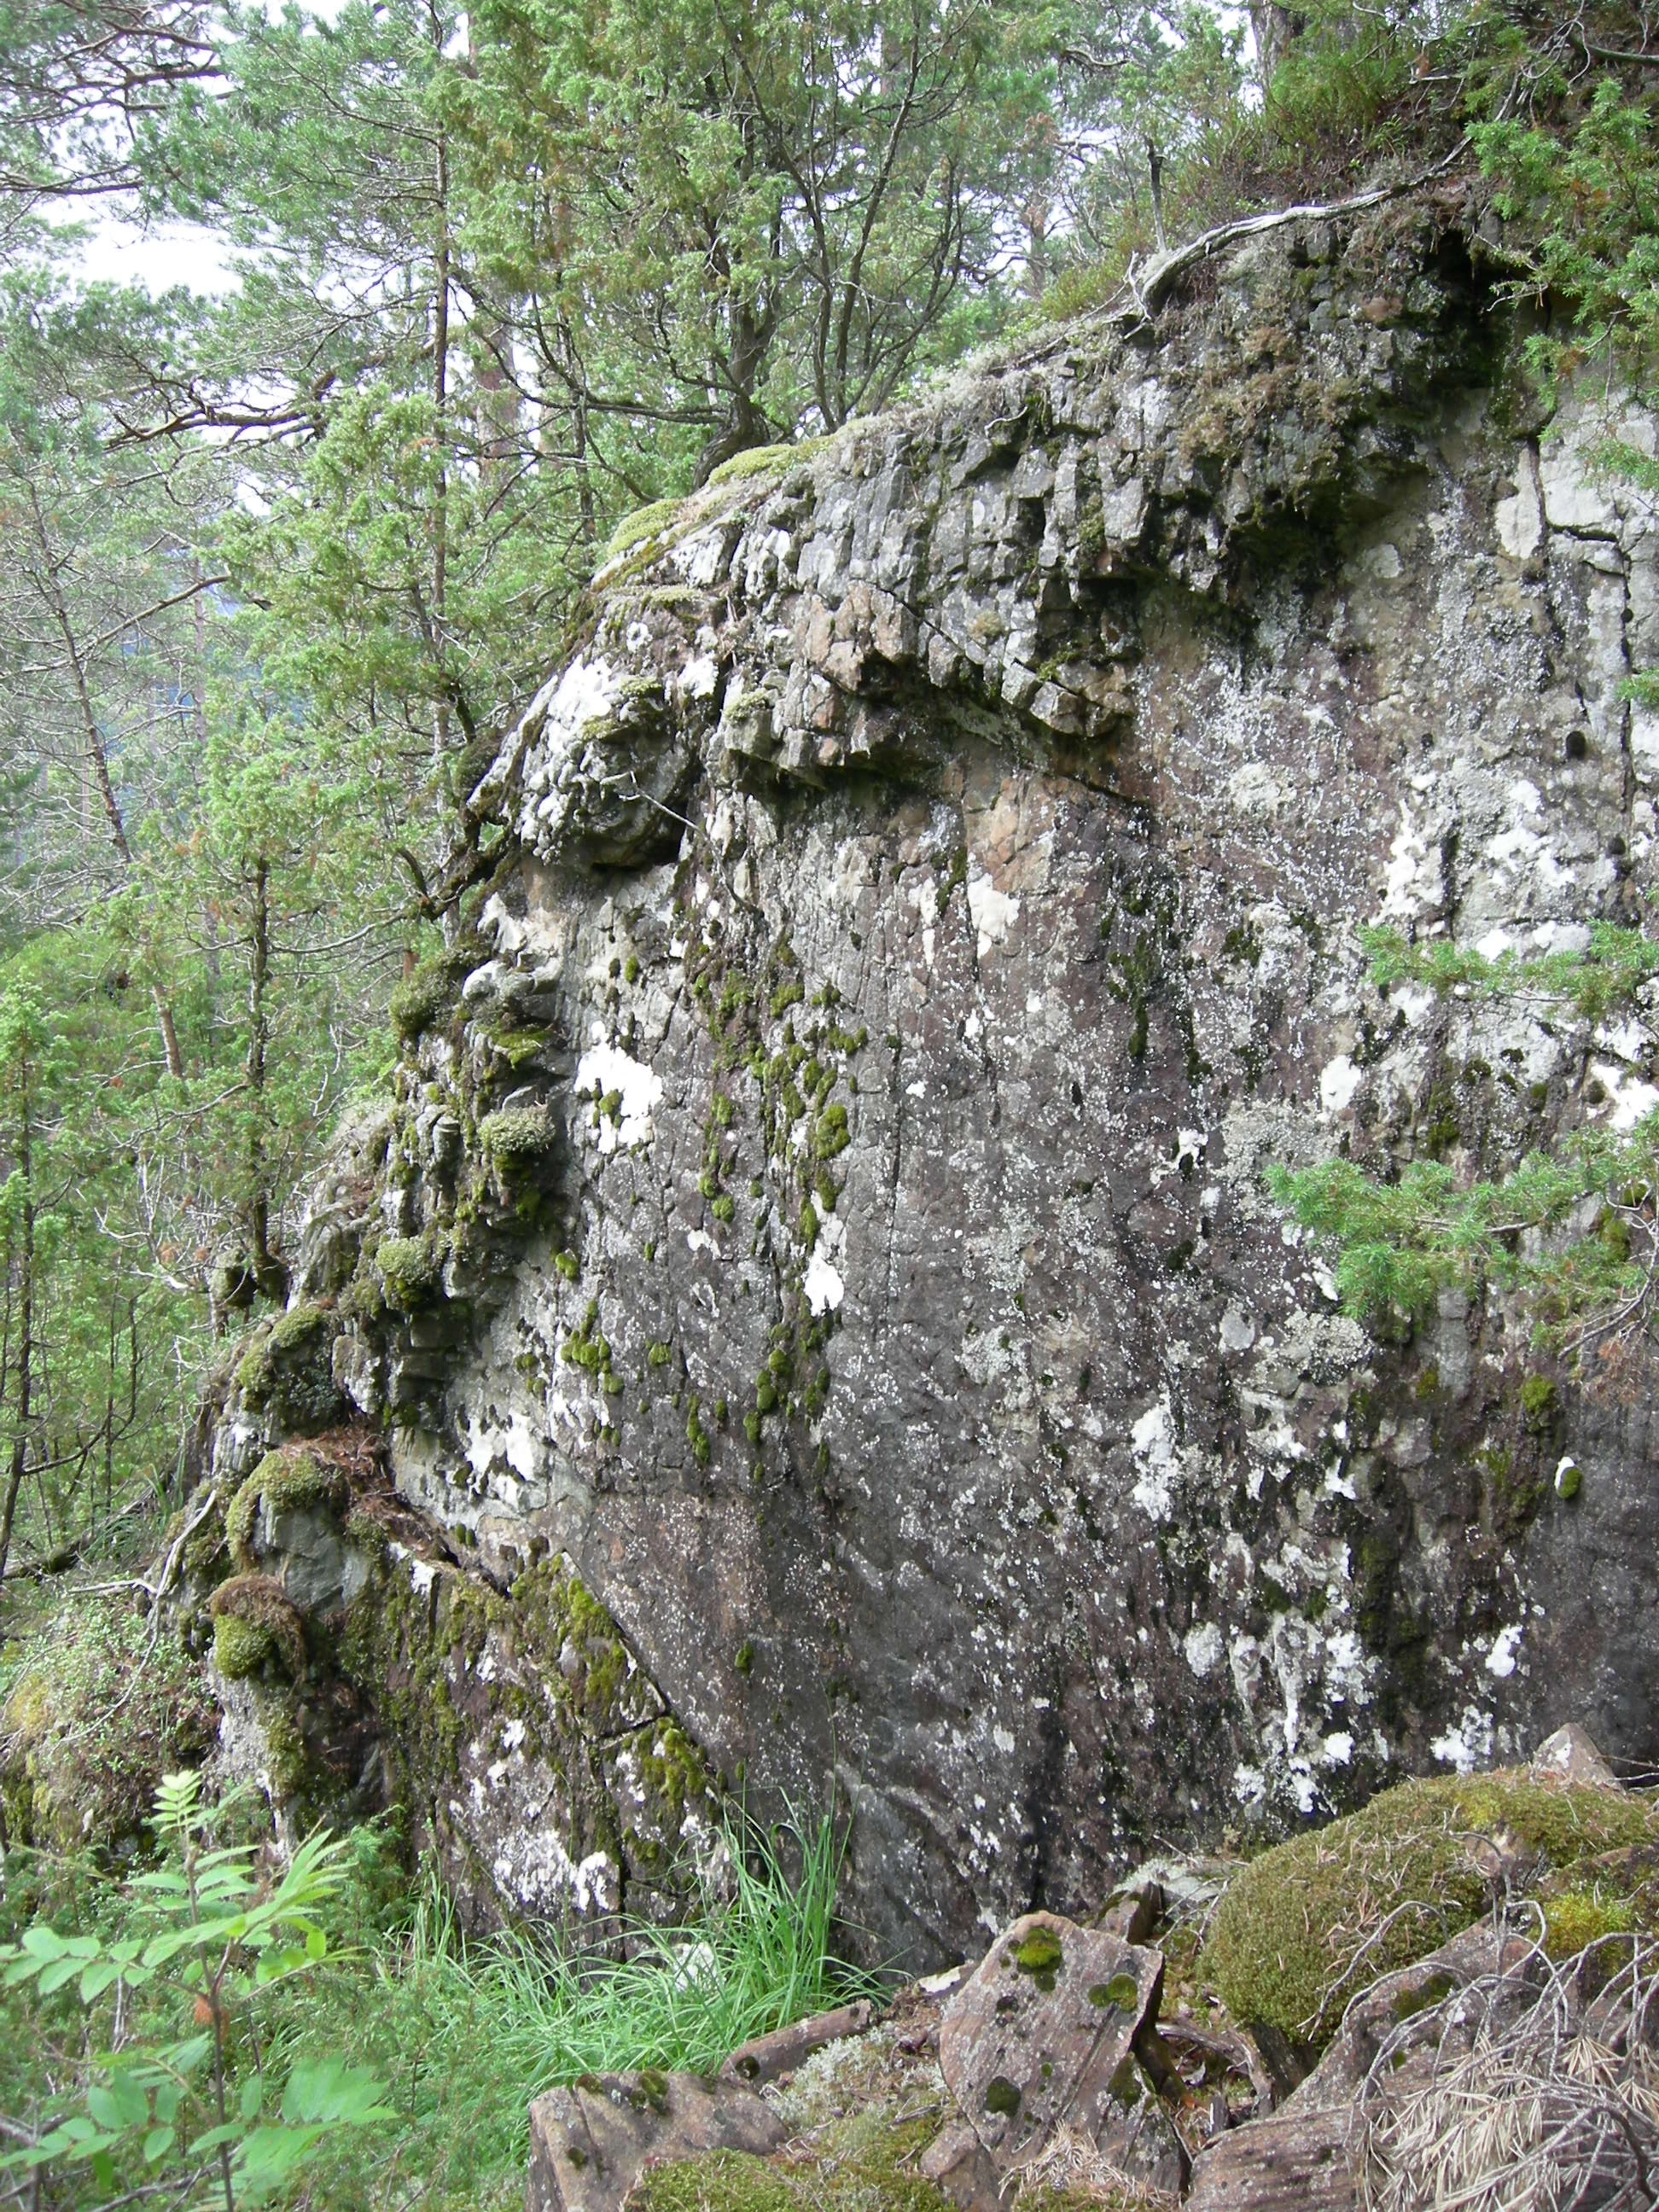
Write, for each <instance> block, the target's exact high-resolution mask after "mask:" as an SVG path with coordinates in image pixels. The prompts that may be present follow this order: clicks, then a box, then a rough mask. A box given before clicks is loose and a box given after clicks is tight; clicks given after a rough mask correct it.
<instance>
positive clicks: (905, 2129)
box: [629, 2114, 950, 2212]
mask: <svg viewBox="0 0 1659 2212" xmlns="http://www.w3.org/2000/svg"><path fill="white" fill-rule="evenodd" d="M937 2131H938V2120H937V2116H936V2115H934V2116H930V2118H928V2119H927V2120H926V2121H922V2122H920V2123H917V2122H911V2123H909V2124H899V2125H896V2126H895V2125H893V2124H891V2123H890V2120H889V2119H888V2117H887V2116H886V2115H885V2114H881V2115H877V2116H872V2118H871V2120H870V2121H868V2122H867V2123H866V2124H860V2123H859V2122H858V2121H856V2120H854V2121H845V2122H842V2124H839V2125H836V2126H832V2127H830V2128H829V2129H824V2130H814V2134H813V2136H812V2139H811V2140H812V2142H813V2154H812V2155H811V2157H805V2158H799V2159H789V2158H778V2159H765V2158H753V2157H750V2156H748V2155H747V2154H744V2153H743V2152H741V2151H714V2152H712V2153H710V2154H708V2156H707V2157H704V2158H694V2159H686V2160H676V2161H674V2162H673V2163H672V2164H670V2165H666V2166H656V2167H654V2168H652V2169H650V2170H649V2171H647V2172H646V2174H645V2175H644V2176H643V2177H642V2179H641V2180H640V2181H639V2183H638V2184H637V2185H636V2186H635V2190H634V2192H633V2195H632V2197H630V2199H629V2203H630V2204H631V2205H633V2206H635V2207H636V2208H637V2212H950V2203H949V2199H948V2198H946V2197H944V2196H942V2195H941V2194H940V2192H939V2191H938V2190H937V2189H936V2188H935V2187H934V2186H933V2184H932V2182H930V2181H925V2180H923V2179H922V2177H921V2174H920V2173H918V2172H917V2171H916V2162H917V2160H919V2159H920V2157H921V2153H922V2151H923V2150H924V2149H925V2148H926V2147H927V2143H928V2142H930V2141H931V2140H932V2138H933V2135H934V2134H935V2133H937Z"/></svg>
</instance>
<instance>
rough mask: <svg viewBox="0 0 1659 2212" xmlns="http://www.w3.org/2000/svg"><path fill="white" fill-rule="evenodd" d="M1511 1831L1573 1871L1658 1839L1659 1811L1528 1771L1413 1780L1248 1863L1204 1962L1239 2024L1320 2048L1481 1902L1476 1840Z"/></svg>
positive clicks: (1484, 1900)
mask: <svg viewBox="0 0 1659 2212" xmlns="http://www.w3.org/2000/svg"><path fill="white" fill-rule="evenodd" d="M1500 1832H1507V1834H1508V1835H1509V1836H1510V1837H1512V1838H1514V1839H1515V1842H1516V1843H1517V1844H1520V1845H1521V1846H1522V1848H1523V1850H1526V1851H1528V1852H1534V1853H1538V1854H1540V1855H1541V1857H1543V1859H1544V1860H1545V1861H1546V1862H1547V1863H1548V1865H1549V1866H1550V1867H1552V1868H1553V1869H1555V1870H1556V1871H1557V1872H1558V1873H1561V1872H1570V1871H1571V1869H1573V1868H1575V1867H1577V1866H1580V1865H1582V1864H1583V1863H1584V1862H1586V1861H1588V1860H1589V1859H1591V1858H1594V1857H1596V1856H1597V1855H1598V1854H1599V1853H1601V1852H1604V1851H1611V1850H1619V1849H1621V1848H1624V1847H1627V1846H1630V1845H1632V1844H1644V1843H1659V1808H1655V1807H1653V1806H1650V1804H1648V1803H1647V1802H1644V1800H1642V1799H1640V1798H1638V1797H1631V1796H1624V1795H1622V1794H1620V1792H1617V1791H1614V1790H1606V1789H1590V1788H1585V1787H1583V1786H1577V1785H1571V1784H1560V1783H1551V1782H1544V1781H1540V1780H1538V1779H1536V1778H1534V1777H1532V1776H1529V1775H1528V1774H1525V1773H1522V1772H1500V1773H1496V1774H1489V1775H1474V1776H1468V1777H1462V1776H1441V1777H1437V1778H1434V1779H1432V1780H1429V1781H1422V1782H1407V1783H1405V1784H1402V1785H1401V1787H1400V1788H1399V1789H1396V1790H1384V1791H1383V1793H1382V1794H1381V1796H1376V1797H1374V1798H1373V1799H1372V1800H1371V1802H1370V1804H1369V1805H1367V1806H1366V1807H1364V1809H1363V1810H1362V1811H1360V1812H1358V1813H1354V1814H1349V1815H1348V1817H1347V1818H1346V1819H1345V1820H1334V1821H1332V1822H1331V1824H1330V1826H1328V1827H1325V1828H1320V1829H1317V1830H1316V1831H1314V1832H1312V1833H1310V1834H1308V1835H1303V1836H1297V1837H1296V1838H1294V1840H1293V1841H1291V1842H1290V1843H1287V1844H1280V1845H1279V1848H1278V1849H1277V1850H1271V1851H1267V1852H1266V1853H1265V1854H1264V1855H1263V1856H1262V1857H1261V1858H1259V1859H1256V1860H1255V1861H1254V1862H1253V1863H1251V1864H1250V1865H1249V1866H1248V1867H1246V1868H1245V1869H1244V1870H1243V1873H1241V1874H1240V1875H1238V1876H1237V1879H1236V1880H1235V1881H1233V1883H1232V1885H1231V1887H1230V1888H1229V1889H1228V1891H1227V1893H1226V1895H1225V1897H1224V1898H1223V1899H1222V1901H1221V1904H1220V1905H1219V1906H1218V1909H1217V1911H1216V1915H1215V1918H1214V1920H1213V1922H1212V1924H1211V1929H1210V1934H1209V1937H1208V1940H1207V1942H1206V1944H1205V1948H1204V1951H1203V1954H1202V1957H1201V1960H1200V1966H1201V1970H1202V1972H1204V1973H1205V1974H1206V1976H1207V1978H1209V1979H1210V1980H1211V1981H1212V1982H1213V1983H1214V1984H1215V1986H1216V1988H1217V1989H1218V1990H1219V1991H1220V1993H1221V1995H1222V1996H1223V1997H1225V2000H1226V2002H1227V2004H1228V2006H1229V2007H1230V2008H1231V2010H1232V2012H1233V2013H1234V2014H1235V2015H1237V2018H1239V2019H1240V2020H1242V2021H1248V2022H1251V2023H1254V2024H1259V2025H1261V2026H1263V2027H1271V2028H1275V2029H1277V2030H1278V2031H1279V2033H1281V2034H1283V2035H1285V2036H1288V2037H1289V2038H1290V2039H1291V2040H1292V2041H1293V2042H1297V2043H1305V2044H1312V2045H1316V2046H1318V2045H1323V2044H1325V2043H1327V2042H1328V2041H1329V2039H1330V2038H1331V2036H1332V2035H1333V2034H1334V2033H1335V2030H1336V2027H1337V2026H1338V2024H1339V2022H1340V2019H1341V2016H1342V2012H1343V2008H1344V2007H1345V2006H1346V2003H1347V2002H1348V2000H1349V1998H1350V1997H1352V1996H1353V1995H1354V1993H1355V1991H1356V1990H1358V1989H1359V1988H1362V1987H1364V1984H1367V1983H1369V1982H1370V1981H1373V1980H1375V1979H1376V1977H1377V1976H1378V1975H1380V1974H1385V1973H1389V1972H1393V1971H1394V1969H1395V1968H1396V1967H1399V1966H1409V1965H1410V1964H1411V1963H1412V1962H1413V1960H1417V1959H1420V1958H1422V1957H1424V1956H1425V1954H1427V1953H1428V1952H1430V1951H1432V1950H1434V1949H1435V1948H1437V1946H1438V1945H1439V1944H1441V1943H1443V1942H1445V1940H1446V1938H1447V1937H1448V1936H1454V1935H1455V1934H1456V1933H1457V1932H1458V1930H1459V1929H1463V1928H1467V1927H1468V1926H1469V1925H1470V1923H1472V1922H1473V1921H1474V1920H1476V1919H1477V1918H1479V1917H1480V1914H1481V1913H1482V1912H1483V1911H1486V1907H1487V1905H1488V1902H1489V1894H1488V1891H1487V1887H1486V1881H1485V1880H1484V1878H1483V1877H1482V1875H1480V1871H1479V1869H1477V1867H1476V1865H1475V1863H1474V1859H1473V1858H1472V1857H1471V1856H1470V1853H1469V1850H1468V1839H1469V1838H1471V1837H1479V1836H1495V1835H1498V1834H1499V1833H1500ZM1390 1916H1393V1917H1392V1918H1390ZM1385 1923H1386V1924H1385Z"/></svg>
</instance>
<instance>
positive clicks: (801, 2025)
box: [720, 1997, 875, 2087]
mask: <svg viewBox="0 0 1659 2212" xmlns="http://www.w3.org/2000/svg"><path fill="white" fill-rule="evenodd" d="M874 2018H875V2008H874V2007H873V2006H872V2004H870V2003H869V2002H866V1999H864V1998H863V1997H860V1998H859V1999H857V2000H856V2002H854V2003H852V2004H844V2005H837V2006H836V2008H835V2009H834V2011H833V2012H821V2013H815V2014H814V2015H813V2016H812V2018H811V2020H797V2021H792V2022H791V2023H790V2025H789V2026H788V2027H780V2028H776V2029H775V2030H774V2031H773V2033H771V2034H770V2035H757V2037H756V2038H755V2039H754V2040H753V2041H752V2042H750V2043H744V2044H741V2045H738V2049H737V2050H735V2051H733V2052H732V2056H731V2057H729V2058H728V2059H727V2060H726V2063H725V2064H724V2065H723V2066H722V2067H721V2068H720V2077H721V2079H722V2080H723V2081H747V2082H748V2083H750V2086H751V2087H759V2085H760V2084H761V2083H762V2082H763V2081H780V2080H781V2079H782V2077H783V2076H784V2075H786V2074H793V2072H794V2071H795V2069H796V2068H797V2067H798V2066H799V2065H800V2064H801V2063H802V2062H803V2061H804V2060H805V2059H808V2058H810V2057H811V2055H812V2053H813V2052H814V2051H822V2050H823V2047H824V2045H826V2044H829V2043H841V2042H843V2041H845V2039H847V2037H848V2036H849V2035H862V2034H863V2033H864V2032H865V2030H866V2028H867V2027H869V2025H870V2023H871V2021H872V2020H873V2019H874Z"/></svg>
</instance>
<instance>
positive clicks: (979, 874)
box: [968, 858, 1019, 960]
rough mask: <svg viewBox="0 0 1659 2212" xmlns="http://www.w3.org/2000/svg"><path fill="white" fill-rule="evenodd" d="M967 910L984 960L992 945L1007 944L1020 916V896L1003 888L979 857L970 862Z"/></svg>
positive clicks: (980, 955)
mask: <svg viewBox="0 0 1659 2212" xmlns="http://www.w3.org/2000/svg"><path fill="white" fill-rule="evenodd" d="M968 912H969V916H970V918H971V920H972V921H973V925H974V929H975V934H976V937H977V940H978V949H979V957H980V958H981V960H983V959H984V958H985V957H986V955H987V953H988V952H989V951H991V950H992V948H993V947H994V946H995V945H1002V944H1005V943H1006V940H1007V936H1008V933H1009V931H1010V930H1011V929H1012V927H1013V926H1014V924H1015V923H1016V922H1017V921H1018V920H1019V900H1018V896H1016V895H1015V894H1014V893H1013V892H1012V891H1000V890H998V889H997V887H996V885H995V884H994V882H993V881H992V879H991V878H990V877H989V875H987V872H986V871H985V869H984V868H983V866H981V863H980V862H979V860H977V859H974V858H970V859H969V863H968Z"/></svg>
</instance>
